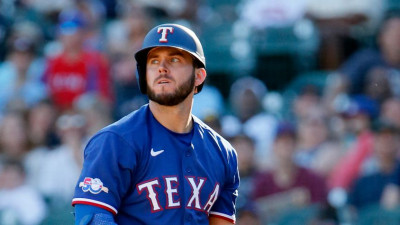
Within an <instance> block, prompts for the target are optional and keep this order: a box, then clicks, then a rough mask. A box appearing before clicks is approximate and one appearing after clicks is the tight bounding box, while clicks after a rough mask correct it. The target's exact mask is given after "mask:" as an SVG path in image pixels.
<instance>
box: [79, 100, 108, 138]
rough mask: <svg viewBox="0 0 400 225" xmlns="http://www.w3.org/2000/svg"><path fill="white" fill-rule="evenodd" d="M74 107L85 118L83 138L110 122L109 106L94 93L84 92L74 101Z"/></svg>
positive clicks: (88, 136)
mask: <svg viewBox="0 0 400 225" xmlns="http://www.w3.org/2000/svg"><path fill="white" fill-rule="evenodd" d="M74 108H75V110H76V111H78V112H79V113H80V114H82V116H84V118H85V138H84V139H83V140H85V139H87V140H88V139H89V138H90V137H91V136H92V135H94V134H95V133H96V132H97V131H99V130H100V129H102V128H104V127H105V126H107V125H109V124H111V122H112V117H111V108H110V106H109V105H108V104H107V103H106V102H104V101H102V99H101V98H99V97H98V96H96V95H94V94H90V93H88V94H84V95H82V96H80V97H79V99H77V101H76V102H75V103H74ZM85 141H86V140H85Z"/></svg>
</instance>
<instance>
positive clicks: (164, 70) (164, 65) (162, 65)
mask: <svg viewBox="0 0 400 225" xmlns="http://www.w3.org/2000/svg"><path fill="white" fill-rule="evenodd" d="M158 72H159V73H167V72H168V67H167V62H166V61H165V60H161V62H160V64H159V66H158Z"/></svg>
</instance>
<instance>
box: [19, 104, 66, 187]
mask: <svg viewBox="0 0 400 225" xmlns="http://www.w3.org/2000/svg"><path fill="white" fill-rule="evenodd" d="M56 118H57V112H56V111H55V109H54V106H53V105H52V104H51V102H49V101H48V100H44V101H41V102H39V103H38V104H36V105H35V106H34V107H33V108H32V109H31V110H29V112H28V127H27V130H26V131H27V133H28V138H29V142H30V144H31V147H30V150H29V152H28V153H27V154H26V156H25V168H26V173H27V181H28V183H29V184H31V185H32V186H33V187H38V186H39V183H38V182H39V177H40V176H41V172H42V171H41V169H42V166H43V164H44V163H45V160H46V155H47V154H48V153H49V151H51V149H52V148H54V147H55V146H57V145H59V142H60V140H59V138H58V137H57V135H56V133H55V127H54V126H55V125H54V124H55V120H56Z"/></svg>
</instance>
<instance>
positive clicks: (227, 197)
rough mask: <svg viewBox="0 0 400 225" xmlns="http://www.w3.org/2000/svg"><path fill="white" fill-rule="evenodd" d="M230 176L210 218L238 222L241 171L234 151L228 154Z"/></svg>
mask: <svg viewBox="0 0 400 225" xmlns="http://www.w3.org/2000/svg"><path fill="white" fill-rule="evenodd" d="M228 168H229V176H228V177H227V181H226V183H225V184H224V185H223V187H222V190H221V193H220V195H219V197H218V199H217V201H216V202H215V204H214V205H213V207H212V208H211V210H210V216H216V217H219V218H221V219H225V220H228V221H230V222H231V223H235V222H236V216H235V214H236V198H237V196H238V188H239V182H240V179H239V170H238V164H237V155H236V152H235V151H234V150H233V149H232V150H231V151H230V152H229V153H228Z"/></svg>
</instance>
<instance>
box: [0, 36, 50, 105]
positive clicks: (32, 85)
mask: <svg viewBox="0 0 400 225" xmlns="http://www.w3.org/2000/svg"><path fill="white" fill-rule="evenodd" d="M44 68H45V64H44V61H43V60H41V59H40V58H39V57H37V55H36V48H35V43H34V42H33V40H31V39H28V38H26V37H22V36H21V37H16V38H15V39H13V40H10V46H9V53H8V55H7V60H6V61H5V62H3V63H1V64H0V74H1V76H0V111H2V112H4V111H5V110H6V108H7V107H8V106H9V105H11V107H17V108H21V109H28V108H30V107H32V106H33V105H34V104H36V103H37V102H39V101H40V100H42V99H44V98H45V97H46V96H47V93H46V86H45V84H44V83H43V82H42V80H41V79H42V75H43V72H44Z"/></svg>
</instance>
